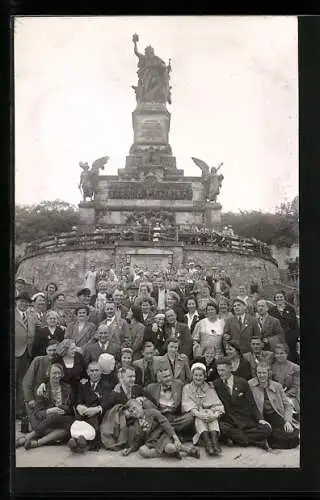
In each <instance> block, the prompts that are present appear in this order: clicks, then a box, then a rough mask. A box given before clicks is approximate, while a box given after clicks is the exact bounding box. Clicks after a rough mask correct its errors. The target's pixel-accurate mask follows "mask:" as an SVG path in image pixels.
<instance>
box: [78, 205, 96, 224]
mask: <svg viewBox="0 0 320 500" xmlns="http://www.w3.org/2000/svg"><path fill="white" fill-rule="evenodd" d="M79 216H80V224H81V225H83V226H86V227H88V228H91V227H94V226H95V223H96V204H95V202H93V201H82V202H80V203H79Z"/></svg>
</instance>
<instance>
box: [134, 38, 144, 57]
mask: <svg viewBox="0 0 320 500" xmlns="http://www.w3.org/2000/svg"><path fill="white" fill-rule="evenodd" d="M132 41H133V52H134V53H135V55H136V56H137V57H139V59H140V57H143V54H141V53H140V52H139V51H138V41H139V35H137V33H135V34H134V35H133V36H132Z"/></svg>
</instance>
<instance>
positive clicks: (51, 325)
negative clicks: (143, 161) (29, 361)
mask: <svg viewBox="0 0 320 500" xmlns="http://www.w3.org/2000/svg"><path fill="white" fill-rule="evenodd" d="M45 321H46V324H47V326H43V327H40V328H37V329H36V332H35V337H34V341H33V347H32V357H33V358H35V357H36V356H45V354H46V349H47V346H48V343H49V341H50V340H56V341H57V342H58V343H59V342H61V341H62V340H63V339H64V330H63V329H62V328H61V327H60V326H59V325H58V323H59V315H58V313H57V312H56V311H53V310H52V309H49V311H48V312H47V313H46V315H45Z"/></svg>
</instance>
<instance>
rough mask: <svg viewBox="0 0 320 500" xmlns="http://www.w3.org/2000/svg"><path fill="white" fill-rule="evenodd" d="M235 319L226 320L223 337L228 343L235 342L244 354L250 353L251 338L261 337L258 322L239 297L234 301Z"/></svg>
mask: <svg viewBox="0 0 320 500" xmlns="http://www.w3.org/2000/svg"><path fill="white" fill-rule="evenodd" d="M233 308H234V317H232V318H231V317H230V318H227V319H226V322H225V325H224V330H223V337H224V340H225V341H226V342H228V340H235V341H236V342H238V344H239V345H240V350H241V352H242V353H244V352H248V351H250V339H251V337H261V332H260V328H259V326H258V322H257V320H256V319H255V318H254V317H253V316H250V315H249V314H248V313H247V312H246V308H247V305H246V303H245V302H244V301H243V300H242V299H240V298H239V297H237V298H236V299H234V301H233Z"/></svg>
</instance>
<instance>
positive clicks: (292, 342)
mask: <svg viewBox="0 0 320 500" xmlns="http://www.w3.org/2000/svg"><path fill="white" fill-rule="evenodd" d="M274 300H275V303H276V305H275V306H273V307H270V309H269V314H270V315H271V316H273V317H274V318H277V319H278V320H279V321H280V324H281V327H282V329H283V331H284V336H285V341H286V344H287V345H288V347H289V356H288V359H289V360H290V361H293V363H296V360H297V351H296V345H297V339H298V337H299V324H298V321H297V316H296V312H295V310H294V307H292V306H291V305H290V304H288V303H287V302H286V300H285V294H284V292H278V293H276V294H275V296H274Z"/></svg>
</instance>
